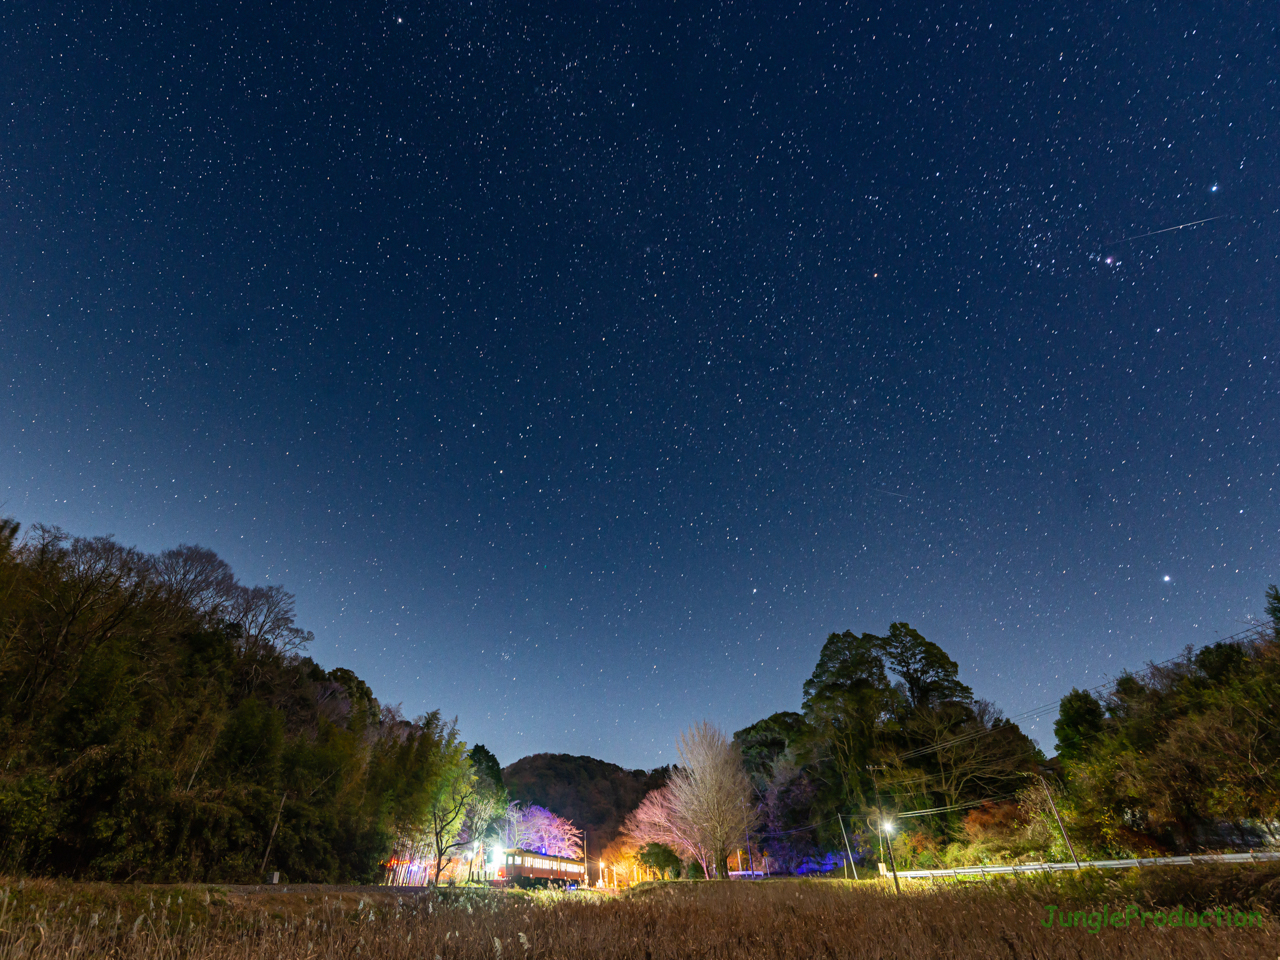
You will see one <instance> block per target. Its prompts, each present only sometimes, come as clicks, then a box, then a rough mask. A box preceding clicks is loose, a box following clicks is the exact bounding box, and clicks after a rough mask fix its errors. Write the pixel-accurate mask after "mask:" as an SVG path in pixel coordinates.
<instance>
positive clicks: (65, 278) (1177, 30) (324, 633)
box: [0, 0, 1280, 766]
mask: <svg viewBox="0 0 1280 960" xmlns="http://www.w3.org/2000/svg"><path fill="white" fill-rule="evenodd" d="M1273 14H1274V10H1273V9H1272V8H1271V7H1270V6H1269V5H1266V4H1246V3H1237V4H1221V3H1200V4H1193V5H1187V6H1184V7H1183V8H1181V9H1180V10H1178V11H1175V12H1170V10H1169V9H1167V5H1164V4H1151V3H1143V4H1137V3H1105V4H1103V3H1097V4H1086V3H1080V2H1075V0H1073V2H1070V3H1023V4H991V3H986V4H983V3H977V4H975V3H963V4H961V3H954V4H927V3H919V2H910V3H906V2H904V3H900V4H897V5H896V6H894V5H884V6H877V5H872V4H860V5H859V4H851V5H846V4H837V3H820V2H805V3H799V2H791V3H768V4H766V3H719V4H704V5H697V4H675V3H670V2H657V0H644V2H636V3H629V4H612V5H606V4H603V3H596V2H592V3H578V4H567V3H565V4H532V3H531V4H527V5H521V4H517V3H503V2H480V0H476V2H460V0H453V2H444V3H416V4H408V3H362V2H351V3H343V4H325V3H320V2H311V0H308V2H305V3H302V2H298V3H280V2H276V3H272V2H257V3H244V4H235V3H221V4H219V3H200V2H195V3H189V4H181V5H180V4H145V3H140V4H122V5H113V4H97V3H87V4H82V5H65V4H57V5H51V4H37V3H31V2H12V3H7V4H5V5H4V8H3V10H0V64H2V66H0V84H2V87H3V89H2V90H0V94H2V97H3V99H2V100H0V103H3V104H4V121H3V125H2V126H0V198H2V199H3V205H2V206H0V364H2V370H3V374H2V379H0V384H2V385H3V396H2V399H0V502H2V503H3V509H4V512H6V513H10V514H13V515H15V516H16V517H17V518H18V519H19V520H21V521H22V522H24V523H33V522H40V521H42V522H47V523H56V524H59V525H62V526H65V527H67V528H69V529H71V530H72V531H74V532H77V533H85V534H88V533H108V532H109V533H114V534H115V535H117V536H118V537H119V538H120V539H121V540H123V541H125V542H128V543H131V544H137V545H138V546H140V547H143V548H144V549H149V550H158V549H162V548H164V547H166V546H171V545H174V544H176V543H179V542H197V543H201V544H204V545H206V546H209V547H212V548H214V549H215V550H217V551H218V552H219V553H220V554H222V555H223V556H224V557H225V558H226V559H228V560H229V561H230V562H231V563H232V564H233V566H234V567H235V569H236V571H237V573H238V574H239V575H240V577H241V578H242V579H243V580H245V581H246V582H259V583H281V584H284V585H285V586H286V587H288V588H289V589H291V590H293V591H294V592H296V594H297V596H298V600H299V611H300V622H301V624H302V625H303V626H306V627H308V628H310V629H313V630H314V631H315V633H316V642H315V645H314V649H313V651H312V652H313V655H314V656H315V657H316V658H317V659H318V660H319V661H320V662H321V663H322V664H324V665H326V666H336V665H344V666H350V667H352V668H353V669H355V670H356V671H357V672H358V673H359V674H360V675H361V676H363V677H364V678H365V679H367V680H368V681H369V683H370V684H371V685H372V686H373V688H374V691H375V693H376V694H377V695H378V696H379V697H380V698H381V699H382V700H383V701H384V702H393V703H394V702H399V701H403V703H404V708H405V710H406V712H408V713H411V714H412V713H416V712H419V711H422V710H426V709H432V708H440V709H441V710H442V711H443V712H444V713H445V714H446V715H450V716H452V715H454V714H456V715H457V716H458V717H459V720H460V723H461V726H462V730H463V734H464V736H465V737H466V738H467V739H468V740H469V741H472V742H476V741H479V742H484V743H486V744H488V745H489V746H490V747H491V748H492V749H493V750H494V751H495V753H496V754H497V755H498V757H499V759H500V760H501V761H502V762H503V763H509V762H511V761H513V760H515V759H517V758H518V757H519V756H522V755H524V754H527V753H532V752H536V751H554V752H569V753H587V754H592V755H595V756H598V757H601V758H603V759H607V760H613V761H616V762H620V763H623V764H626V765H636V766H652V765H655V764H659V763H663V762H669V761H670V760H671V759H672V742H673V739H674V737H675V735H676V734H677V732H678V731H680V730H681V729H683V728H684V727H686V726H687V725H688V724H689V723H690V722H691V721H694V720H698V719H702V718H708V719H711V720H713V721H715V722H717V723H718V724H720V725H721V726H723V727H724V728H726V729H728V730H733V729H736V728H738V727H741V726H745V725H746V724H748V723H750V722H752V721H754V720H756V719H758V718H760V717H763V716H765V715H767V714H769V713H771V712H773V711H775V710H780V709H795V708H797V707H798V704H799V700H800V686H801V684H802V682H803V680H804V679H805V678H806V677H807V676H808V675H809V673H810V672H811V670H812V668H813V665H814V663H815V661H816V659H817V655H818V650H819V648H820V646H821V644H822V641H823V639H824V638H825V636H826V634H827V633H828V632H830V631H833V630H844V629H853V630H857V631H863V630H867V631H873V632H883V631H884V630H885V628H887V626H888V624H889V622H891V621H893V620H907V621H910V622H911V623H912V625H914V626H916V627H917V628H918V629H920V630H921V631H922V632H923V633H924V634H925V635H926V636H927V637H929V638H930V639H931V640H934V641H936V642H938V643H940V644H941V645H942V646H943V647H944V649H946V650H947V651H948V652H949V653H951V655H952V656H953V657H954V658H955V659H956V660H957V661H958V662H959V663H960V665H961V670H962V672H961V677H962V679H963V680H965V681H966V682H968V683H970V684H971V685H972V686H973V688H974V689H975V691H976V692H977V693H978V694H979V695H981V696H985V697H988V698H991V699H994V700H995V701H996V702H997V703H998V704H1000V705H1001V706H1002V707H1003V708H1004V709H1005V711H1006V713H1008V714H1017V713H1019V712H1021V711H1023V710H1026V709H1028V708H1030V707H1033V706H1036V705H1039V704H1042V703H1046V702H1052V701H1055V700H1056V699H1057V698H1058V697H1060V696H1061V695H1062V694H1063V693H1065V692H1066V691H1067V690H1069V689H1070V687H1071V686H1073V685H1077V686H1086V685H1092V684H1096V683H1099V682H1101V681H1102V680H1104V679H1105V678H1106V677H1107V676H1108V675H1114V674H1116V673H1118V672H1119V671H1120V670H1121V669H1123V668H1125V667H1138V666H1140V665H1141V664H1142V662H1143V661H1145V660H1147V659H1157V660H1158V659H1163V658H1165V657H1168V656H1171V655H1172V654H1174V653H1176V652H1177V651H1178V650H1179V649H1180V648H1181V647H1182V646H1183V645H1185V644H1188V643H1194V644H1199V643H1204V642H1207V641H1211V640H1212V639H1214V638H1215V637H1217V636H1219V635H1223V634H1229V633H1232V632H1234V631H1235V630H1237V629H1239V626H1240V622H1241V621H1242V620H1243V619H1244V618H1247V617H1248V616H1250V615H1251V614H1254V613H1256V612H1258V611H1259V610H1260V608H1261V606H1262V594H1263V590H1264V589H1265V587H1266V585H1267V584H1268V583H1271V582H1274V581H1276V580H1278V579H1280V548H1278V547H1277V533H1278V532H1280V530H1278V528H1280V502H1278V500H1280V498H1278V497H1277V463H1278V459H1280V457H1278V454H1277V450H1278V449H1280V445H1278V441H1280V422H1278V419H1277V410H1278V409H1280V407H1278V405H1277V404H1278V401H1280V397H1278V396H1277V387H1278V386H1280V377H1278V370H1280V367H1278V363H1277V361H1278V360H1280V333H1278V331H1280V325H1278V324H1277V322H1276V314H1277V300H1278V297H1277V295H1278V293H1280V290H1278V289H1277V283H1276V278H1277V276H1278V275H1280V274H1278V273H1277V270H1278V268H1280V259H1278V258H1280V218H1278V217H1277V209H1278V208H1280V186H1278V184H1280V143H1278V142H1277V130H1278V127H1277V123H1278V122H1280V117H1278V116H1277V105H1278V104H1280V91H1278V90H1277V78H1280V56H1277V49H1278V47H1277V36H1276V26H1275V18H1274V16H1273ZM1210 217H1215V218H1218V219H1214V220H1212V221H1210V222H1207V223H1202V224H1199V225H1197V226H1189V227H1185V228H1183V229H1180V230H1173V231H1167V232H1163V233H1158V234H1156V235H1154V236H1145V237H1141V236H1139V235H1141V234H1148V233H1151V232H1153V231H1158V230H1163V229H1165V228H1168V227H1173V226H1176V225H1179V224H1184V223H1188V222H1190V221H1197V220H1203V219H1206V218H1210ZM1049 719H1051V718H1049ZM1029 732H1031V733H1032V734H1033V735H1034V736H1037V737H1038V738H1039V739H1040V741H1041V743H1042V744H1043V745H1044V746H1046V747H1047V748H1049V749H1050V750H1051V749H1052V739H1053V738H1052V732H1051V729H1050V728H1049V726H1048V720H1043V719H1042V720H1041V721H1039V723H1038V725H1035V726H1033V727H1031V728H1030V729H1029Z"/></svg>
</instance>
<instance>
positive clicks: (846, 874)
mask: <svg viewBox="0 0 1280 960" xmlns="http://www.w3.org/2000/svg"><path fill="white" fill-rule="evenodd" d="M836 823H838V824H840V836H842V837H844V852H845V853H847V854H848V855H849V863H851V864H853V879H855V880H857V879H858V865H857V864H856V863H853V851H852V850H851V849H849V835H848V834H847V833H845V832H844V817H842V816H841V815H840V814H836ZM849 826H850V827H852V826H853V823H852V821H850V823H849ZM844 878H845V879H846V880H848V879H849V871H848V870H847V869H846V870H845V872H844Z"/></svg>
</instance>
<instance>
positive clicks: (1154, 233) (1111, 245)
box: [1107, 213, 1230, 247]
mask: <svg viewBox="0 0 1280 960" xmlns="http://www.w3.org/2000/svg"><path fill="white" fill-rule="evenodd" d="M1228 216H1230V214H1227V213H1221V214H1219V215H1218V216H1216V217H1205V218H1204V219H1203V220H1192V221H1191V222H1190V223H1180V224H1178V225H1177V226H1176V227H1165V228H1164V229H1163V230H1152V231H1151V232H1150V233H1140V234H1138V235H1137V236H1136V237H1125V238H1124V239H1123V240H1112V241H1111V242H1110V243H1108V244H1107V246H1108V247H1114V246H1115V245H1116V244H1118V243H1128V242H1129V241H1130V240H1141V239H1142V238H1143V237H1154V236H1155V235H1156V234H1157V233H1169V232H1170V231H1172V230H1181V229H1182V228H1183V227H1194V226H1196V225H1198V224H1201V223H1208V222H1209V221H1210V220H1221V219H1222V218H1223V217H1228Z"/></svg>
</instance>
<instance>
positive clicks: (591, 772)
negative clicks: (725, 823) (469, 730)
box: [502, 753, 669, 856]
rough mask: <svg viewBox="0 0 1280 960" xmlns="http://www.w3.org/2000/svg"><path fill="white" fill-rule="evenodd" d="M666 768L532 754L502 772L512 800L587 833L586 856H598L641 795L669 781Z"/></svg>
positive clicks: (563, 755) (637, 804) (586, 758)
mask: <svg viewBox="0 0 1280 960" xmlns="http://www.w3.org/2000/svg"><path fill="white" fill-rule="evenodd" d="M668 772H669V768H668V767H659V768H657V769H656V770H652V771H646V770H624V769H623V768H622V767H620V766H618V765H617V764H615V763H606V762H605V761H603V760H597V759H595V758H594V757H573V756H569V755H568V754H566V753H535V754H534V755H533V756H531V757H525V758H524V759H522V760H517V761H516V762H515V763H513V764H511V766H509V767H506V768H504V769H503V771H502V778H503V780H504V781H505V782H506V786H507V790H508V792H509V793H510V794H511V799H512V800H518V801H520V802H521V803H536V804H538V805H539V806H543V807H546V808H547V809H548V810H550V811H552V812H553V813H558V814H560V816H562V817H567V818H568V819H570V820H572V821H573V824H574V826H576V827H582V828H584V829H585V830H586V832H587V853H588V855H589V856H598V855H599V854H600V851H601V850H603V849H604V848H605V846H606V845H607V844H608V843H609V841H610V840H612V839H613V838H614V837H616V836H617V835H618V828H619V827H621V826H622V821H623V820H624V819H625V818H626V816H627V814H628V813H630V812H631V811H632V810H634V809H635V808H636V807H637V806H639V805H640V801H641V800H642V799H643V798H644V795H645V794H646V793H648V792H649V791H650V790H653V789H656V788H657V787H660V786H662V785H663V784H664V783H666V782H667V773H668Z"/></svg>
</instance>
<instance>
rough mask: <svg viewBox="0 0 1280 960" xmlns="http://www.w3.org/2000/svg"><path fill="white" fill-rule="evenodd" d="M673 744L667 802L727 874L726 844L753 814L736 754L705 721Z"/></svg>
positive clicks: (741, 831) (730, 844)
mask: <svg viewBox="0 0 1280 960" xmlns="http://www.w3.org/2000/svg"><path fill="white" fill-rule="evenodd" d="M677 749H678V750H679V753H680V760H681V762H682V765H681V766H680V767H679V768H677V769H676V770H675V771H674V772H673V773H672V775H671V782H670V784H669V787H670V790H671V799H672V802H673V804H674V806H675V809H676V811H677V812H678V817H679V819H680V820H682V821H684V822H685V823H687V824H689V825H690V827H691V828H692V829H693V830H694V831H695V836H696V838H697V843H698V846H699V847H702V848H704V849H706V850H707V851H709V852H710V854H711V857H712V860H713V862H714V864H715V868H716V873H717V875H718V876H720V877H721V878H724V877H727V876H728V875H729V850H730V848H731V847H733V846H736V845H737V843H738V842H739V840H740V839H745V837H746V834H747V832H748V831H749V830H750V829H751V828H752V827H753V826H755V823H756V818H757V813H756V809H755V805H754V804H752V803H751V782H750V781H749V780H748V779H747V773H746V770H745V769H744V768H743V766H742V753H741V751H740V750H739V749H738V748H737V746H735V745H734V743H733V742H732V741H731V740H729V739H728V738H727V737H726V736H725V735H724V734H723V733H721V732H720V731H719V730H718V729H716V728H715V727H714V726H712V725H711V724H709V723H707V722H706V721H705V720H704V721H702V722H700V723H697V724H695V725H694V726H692V727H690V728H689V730H687V731H686V732H685V733H684V734H682V735H681V737H680V740H679V742H678V744H677Z"/></svg>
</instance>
